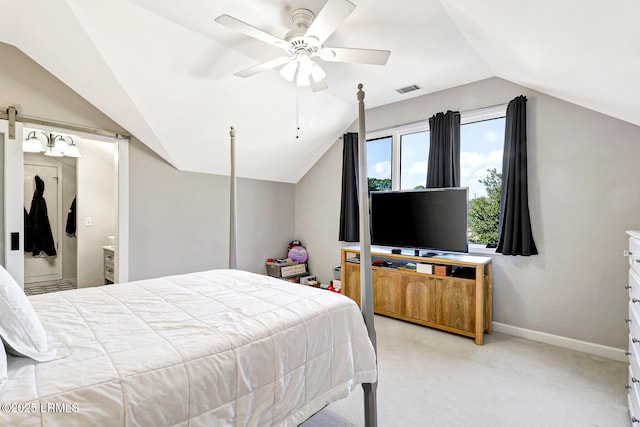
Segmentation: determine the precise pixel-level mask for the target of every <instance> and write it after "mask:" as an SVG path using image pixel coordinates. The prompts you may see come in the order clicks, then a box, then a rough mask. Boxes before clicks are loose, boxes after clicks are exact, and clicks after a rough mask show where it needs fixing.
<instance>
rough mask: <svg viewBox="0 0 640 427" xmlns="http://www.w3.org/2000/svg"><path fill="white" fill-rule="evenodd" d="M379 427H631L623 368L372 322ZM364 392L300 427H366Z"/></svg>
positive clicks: (528, 346) (542, 349)
mask: <svg viewBox="0 0 640 427" xmlns="http://www.w3.org/2000/svg"><path fill="white" fill-rule="evenodd" d="M376 331H377V336H378V365H379V384H378V425H379V426H380V427H392V426H398V427H410V426H434V427H456V426H465V427H467V426H473V427H484V426H487V427H489V426H491V427H503V426H504V427H512V426H514V427H515V426H517V427H528V426H531V427H555V426H558V427H559V426H567V427H572V426H576V427H584V426H598V427H627V426H630V425H631V424H630V422H629V416H628V412H627V408H626V390H625V388H624V384H625V383H626V381H627V364H626V363H622V362H616V361H612V360H608V359H603V358H600V357H595V356H590V355H588V354H584V353H579V352H576V351H572V350H566V349H563V348H559V347H554V346H550V345H546V344H541V343H537V342H533V341H528V340H524V339H521V338H515V337H511V336H508V335H503V334H498V333H495V332H494V333H492V334H491V335H486V336H485V344H484V345H483V346H477V345H475V344H474V342H473V340H472V339H470V338H464V337H460V336H457V335H453V334H449V333H446V332H442V331H436V330H433V329H429V328H425V327H422V326H417V325H413V324H410V323H406V322H402V321H399V320H395V319H390V318H386V317H382V316H376ZM363 425H364V409H363V400H362V387H360V386H358V387H357V389H356V390H354V392H352V393H351V394H350V395H349V397H347V398H346V399H343V400H340V401H338V402H335V403H332V404H331V405H329V406H328V407H326V408H325V409H323V410H322V411H320V412H319V413H318V414H316V415H314V416H313V417H312V418H311V419H309V420H307V421H306V422H305V423H304V424H302V426H303V427H319V426H322V427H326V426H348V427H353V426H363Z"/></svg>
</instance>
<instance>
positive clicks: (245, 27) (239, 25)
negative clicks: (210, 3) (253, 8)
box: [215, 15, 287, 47]
mask: <svg viewBox="0 0 640 427" xmlns="http://www.w3.org/2000/svg"><path fill="white" fill-rule="evenodd" d="M215 21H216V22H217V23H218V24H222V25H224V26H225V27H229V28H231V29H232V30H236V31H240V32H241V33H243V34H246V35H247V36H249V37H253V38H254V39H257V40H260V41H261V42H265V43H268V44H270V45H273V46H276V47H284V46H286V45H287V42H286V41H284V40H282V39H281V38H278V37H276V36H272V35H271V34H269V33H267V32H266V31H262V30H261V29H259V28H256V27H254V26H253V25H249V24H247V23H246V22H243V21H241V20H239V19H236V18H234V17H233V16H229V15H220V16H218V17H217V18H216V19H215Z"/></svg>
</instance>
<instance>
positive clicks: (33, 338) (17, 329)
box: [0, 266, 56, 362]
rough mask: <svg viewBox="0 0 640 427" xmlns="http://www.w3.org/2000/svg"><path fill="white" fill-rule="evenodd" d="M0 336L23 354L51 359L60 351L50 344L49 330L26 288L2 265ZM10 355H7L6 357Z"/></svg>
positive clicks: (43, 359) (12, 348)
mask: <svg viewBox="0 0 640 427" xmlns="http://www.w3.org/2000/svg"><path fill="white" fill-rule="evenodd" d="M0 337H2V339H3V340H4V342H5V343H7V345H8V346H9V347H10V348H9V349H8V350H9V351H11V350H13V351H14V352H16V353H17V354H19V355H23V356H27V357H30V358H32V359H34V360H37V361H38V362H47V361H49V360H51V359H53V358H54V357H55V355H56V352H55V350H54V351H49V350H48V347H47V333H46V332H45V330H44V328H43V327H42V324H41V323H40V319H38V316H37V315H36V312H35V311H33V306H32V305H31V302H30V301H29V298H27V296H26V295H25V293H24V291H23V290H22V288H21V287H20V285H18V284H17V283H16V281H15V280H14V279H13V277H11V275H10V274H9V273H8V272H7V270H5V269H4V267H2V266H0ZM5 359H6V357H5Z"/></svg>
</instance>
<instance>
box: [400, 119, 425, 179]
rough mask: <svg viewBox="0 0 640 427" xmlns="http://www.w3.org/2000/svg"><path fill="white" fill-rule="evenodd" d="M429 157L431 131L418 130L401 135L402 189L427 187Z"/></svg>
mask: <svg viewBox="0 0 640 427" xmlns="http://www.w3.org/2000/svg"><path fill="white" fill-rule="evenodd" d="M428 159H429V132H428V131H424V132H416V133H409V134H406V135H402V136H401V137H400V189H401V190H414V189H419V188H425V186H426V183H427V161H428Z"/></svg>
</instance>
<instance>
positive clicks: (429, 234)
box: [371, 187, 468, 252]
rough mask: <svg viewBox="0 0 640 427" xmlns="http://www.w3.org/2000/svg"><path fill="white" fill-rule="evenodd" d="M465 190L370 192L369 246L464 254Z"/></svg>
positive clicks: (465, 230) (439, 189) (465, 227)
mask: <svg viewBox="0 0 640 427" xmlns="http://www.w3.org/2000/svg"><path fill="white" fill-rule="evenodd" d="M467 197H468V189H467V188H466V187H455V188H433V189H427V190H412V191H374V192H372V193H371V243H372V244H374V245H380V246H392V247H394V248H420V249H429V250H435V251H445V252H468V245H467Z"/></svg>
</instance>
